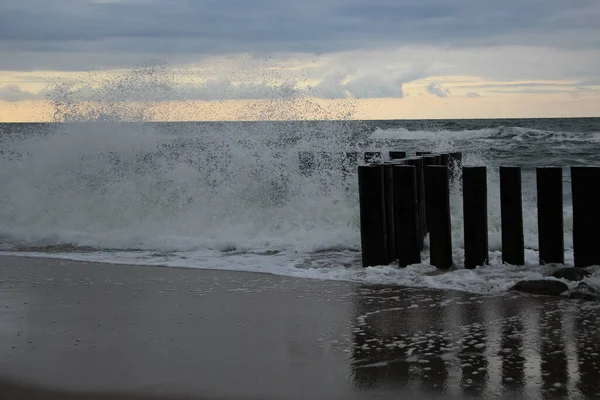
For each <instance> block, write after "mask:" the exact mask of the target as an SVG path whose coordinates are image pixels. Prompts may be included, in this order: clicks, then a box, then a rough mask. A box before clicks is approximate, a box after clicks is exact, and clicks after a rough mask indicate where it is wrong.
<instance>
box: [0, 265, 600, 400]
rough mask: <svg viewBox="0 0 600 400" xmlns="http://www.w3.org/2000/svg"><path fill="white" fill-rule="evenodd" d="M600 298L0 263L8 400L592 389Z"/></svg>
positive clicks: (598, 383) (0, 334) (591, 394)
mask: <svg viewBox="0 0 600 400" xmlns="http://www.w3.org/2000/svg"><path fill="white" fill-rule="evenodd" d="M599 328H600V306H599V305H598V304H595V303H587V302H580V301H573V300H568V299H562V298H561V299H556V298H543V297H536V296H531V295H519V294H510V295H509V294H505V295H501V296H478V295H471V294H467V293H461V292H453V291H437V290H423V289H410V288H401V287H389V286H369V285H362V284H354V283H347V282H331V281H317V280H307V279H294V278H287V277H278V276H271V275H262V274H251V273H241V272H227V271H210V270H194V269H176V268H155V267H139V266H122V265H119V266H115V265H107V264H93V263H82V262H70V261H59V260H48V259H28V258H17V257H0V351H1V352H2V354H3V357H1V358H0V377H1V378H0V393H2V394H3V397H2V398H7V399H13V398H14V399H21V398H23V399H71V398H72V399H75V398H77V399H85V398H93V399H105V398H106V399H108V398H111V399H113V398H136V399H137V398H140V399H141V398H194V399H195V398H197V399H371V398H377V399H392V398H394V399H397V398H419V399H427V398H456V399H462V398H467V397H472V398H502V399H504V398H506V399H519V398H523V399H525V398H526V399H538V398H539V399H546V398H565V399H566V398H570V399H577V398H600V329H599Z"/></svg>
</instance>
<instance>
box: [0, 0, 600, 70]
mask: <svg viewBox="0 0 600 400" xmlns="http://www.w3.org/2000/svg"><path fill="white" fill-rule="evenodd" d="M599 18H600V5H599V3H598V1H595V0H571V1H560V0H548V1H543V2H541V1H539V0H505V1H503V2H498V1H493V0H457V1H453V2H451V3H449V2H448V1H446V0H426V1H423V0H304V1H302V2H291V1H280V0H253V1H246V0H227V1H224V0H202V1H198V0H177V1H174V0H120V1H119V0H113V1H99V0H53V1H51V2H49V1H47V0H20V1H19V2H9V1H5V2H0V26H1V27H2V29H0V52H2V53H5V54H34V55H37V57H38V58H41V59H42V60H38V61H37V62H38V63H42V62H43V59H44V58H46V57H50V58H51V57H52V56H53V54H56V53H62V54H69V53H75V54H79V55H82V56H85V57H88V58H90V57H98V55H99V54H104V55H111V58H112V59H113V60H112V61H115V60H119V62H131V59H132V58H133V56H134V55H135V56H141V55H146V56H149V55H154V56H156V55H161V54H162V55H186V54H196V55H203V56H206V55H210V54H219V53H240V52H248V53H252V54H261V53H279V52H296V53H307V54H316V53H319V54H322V53H332V52H343V51H352V50H357V49H363V50H364V49H373V48H375V47H387V46H392V45H394V46H439V47H441V48H444V47H445V48H457V47H479V48H482V47H488V46H515V45H517V46H533V47H551V48H560V49H576V48H577V49H597V48H598V46H599V45H600V25H598V23H597V21H598V19H599ZM94 55H95V56H94ZM3 58H4V57H3ZM30 60H32V62H35V60H33V56H31V57H30ZM107 60H109V58H107ZM65 61H67V60H65ZM95 61H97V62H98V63H99V64H103V63H104V62H105V61H104V60H103V59H102V57H98V58H97V59H96V60H95ZM53 62H54V63H59V64H60V60H54V61H53ZM9 63H10V60H4V59H3V60H2V62H1V63H0V68H2V65H5V64H9ZM64 64H68V62H65V63H64Z"/></svg>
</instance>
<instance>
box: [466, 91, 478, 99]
mask: <svg viewBox="0 0 600 400" xmlns="http://www.w3.org/2000/svg"><path fill="white" fill-rule="evenodd" d="M467 97H468V98H471V99H475V98H477V97H481V95H480V94H479V93H475V92H467Z"/></svg>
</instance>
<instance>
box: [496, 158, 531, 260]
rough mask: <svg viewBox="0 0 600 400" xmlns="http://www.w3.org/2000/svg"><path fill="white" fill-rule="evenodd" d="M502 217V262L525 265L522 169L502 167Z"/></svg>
mask: <svg viewBox="0 0 600 400" xmlns="http://www.w3.org/2000/svg"><path fill="white" fill-rule="evenodd" d="M500 217H501V220H502V221H501V225H502V261H503V262H505V263H507V264H511V265H524V264H525V244H524V237H523V200H522V195H521V168H520V167H500Z"/></svg>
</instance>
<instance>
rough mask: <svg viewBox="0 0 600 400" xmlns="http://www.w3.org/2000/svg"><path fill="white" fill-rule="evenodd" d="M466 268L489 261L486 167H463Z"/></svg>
mask: <svg viewBox="0 0 600 400" xmlns="http://www.w3.org/2000/svg"><path fill="white" fill-rule="evenodd" d="M462 171H463V220H464V237H465V268H468V269H473V268H475V267H477V266H481V265H485V264H487V263H488V261H489V251H488V215H487V169H486V167H463V168H462Z"/></svg>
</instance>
